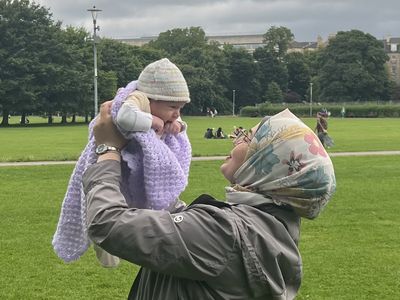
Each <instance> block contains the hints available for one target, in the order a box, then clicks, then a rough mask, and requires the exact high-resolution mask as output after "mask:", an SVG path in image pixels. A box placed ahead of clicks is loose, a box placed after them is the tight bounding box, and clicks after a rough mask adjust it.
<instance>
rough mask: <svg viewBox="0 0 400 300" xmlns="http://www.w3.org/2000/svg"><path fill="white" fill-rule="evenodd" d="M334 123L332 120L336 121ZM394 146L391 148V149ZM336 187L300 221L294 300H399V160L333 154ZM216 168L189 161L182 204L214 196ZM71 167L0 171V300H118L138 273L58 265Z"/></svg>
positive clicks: (89, 257) (219, 182)
mask: <svg viewBox="0 0 400 300" xmlns="http://www.w3.org/2000/svg"><path fill="white" fill-rule="evenodd" d="M338 121H340V120H338ZM397 149H398V148H397ZM333 162H334V165H335V169H336V176H337V183H338V190H337V193H336V195H335V196H334V198H333V199H332V201H331V203H330V204H329V205H328V206H327V208H326V210H325V211H324V212H323V214H322V215H321V217H319V218H318V219H316V220H314V221H307V220H305V221H303V225H302V235H301V241H300V249H301V253H302V256H303V262H304V280H303V284H302V288H301V291H300V295H299V296H298V298H297V299H301V300H303V299H304V300H305V299H318V300H319V299H335V300H336V299H349V300H354V299H388V300H389V299H390V300H392V299H399V298H400V251H399V245H400V235H399V231H400V221H399V220H400V219H399V217H398V212H399V209H400V204H399V202H398V198H399V197H398V182H399V178H400V160H399V157H398V156H382V157H373V156H371V157H335V158H334V159H333ZM219 165H220V162H218V161H205V162H193V164H192V168H191V173H190V179H189V187H188V189H187V190H186V191H185V192H184V193H183V195H182V199H184V200H185V201H186V202H188V203H189V202H191V201H192V200H193V198H194V197H196V196H198V195H199V194H201V193H204V192H206V193H210V194H212V195H214V196H215V197H217V198H222V197H223V194H224V189H223V187H224V186H225V185H226V183H227V182H226V181H225V180H224V179H223V177H222V175H219V173H218V168H219ZM72 168H73V166H70V165H67V166H35V167H13V168H0V177H1V178H2V185H1V196H2V197H1V199H2V200H1V201H0V227H1V229H2V236H1V246H0V265H1V268H0V278H1V287H2V288H1V290H0V299H16V300H17V299H18V300H19V299H125V298H126V295H127V293H128V291H129V288H130V285H131V283H132V281H133V279H134V277H135V273H136V271H137V268H136V267H135V266H133V265H131V264H129V263H126V262H123V263H122V265H121V266H120V267H119V268H117V269H112V270H109V269H104V268H101V267H100V266H99V265H98V264H97V262H96V261H95V257H94V253H93V251H89V252H88V253H86V254H85V256H84V257H82V258H81V259H80V260H79V261H77V262H75V263H72V264H64V263H63V262H62V261H60V260H59V259H58V258H57V257H56V255H55V254H54V252H53V250H52V247H51V244H50V243H51V239H52V235H53V233H54V230H55V227H56V223H57V220H58V216H59V210H60V205H61V200H62V198H63V196H64V192H65V189H66V185H67V182H68V179H69V176H70V174H71V171H72Z"/></svg>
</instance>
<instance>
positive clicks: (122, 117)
mask: <svg viewBox="0 0 400 300" xmlns="http://www.w3.org/2000/svg"><path fill="white" fill-rule="evenodd" d="M188 102H190V98H189V90H188V88H187V84H186V81H185V79H184V77H183V75H182V73H181V72H180V70H179V69H178V67H177V66H175V65H174V64H173V63H171V62H170V61H169V60H168V59H167V58H163V59H161V60H158V61H156V62H153V63H151V64H150V65H148V66H147V67H146V68H145V69H144V70H143V71H142V73H141V74H140V75H139V79H138V81H137V90H135V91H134V92H133V93H131V94H129V96H128V97H127V99H126V100H125V101H124V102H123V104H122V106H121V108H120V110H119V111H118V115H117V119H116V123H117V126H119V128H120V129H122V131H125V132H130V131H133V132H135V131H148V130H149V129H150V128H153V129H154V131H155V132H156V133H157V134H158V135H159V136H161V135H162V134H163V133H164V132H165V133H172V134H177V133H179V132H181V130H183V129H185V124H184V123H183V122H182V121H181V119H180V110H181V109H182V108H183V106H184V105H185V104H186V103H188Z"/></svg>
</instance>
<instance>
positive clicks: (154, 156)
mask: <svg viewBox="0 0 400 300" xmlns="http://www.w3.org/2000/svg"><path fill="white" fill-rule="evenodd" d="M135 89H136V81H132V82H131V83H129V84H128V85H127V86H126V87H125V88H122V89H120V90H118V92H117V95H116V96H115V98H114V100H113V104H112V108H111V115H112V117H113V120H114V121H115V119H116V116H117V112H118V110H119V109H120V107H121V104H122V102H123V100H124V99H126V97H127V96H128V95H129V94H130V93H132V92H133V91H134V90H135ZM94 124H95V120H93V121H92V122H91V123H90V124H89V142H88V144H87V145H86V147H85V149H84V150H83V152H82V154H81V155H80V157H79V159H78V162H77V164H76V166H75V169H74V171H73V173H72V175H71V178H70V181H69V185H68V188H67V192H66V194H65V197H64V201H63V204H62V207H61V213H60V218H59V221H58V225H57V230H56V232H55V234H54V237H53V242H52V244H53V248H54V251H55V252H56V253H57V255H58V256H59V257H60V258H61V259H62V260H64V261H65V262H71V261H74V260H77V259H78V258H79V257H80V256H82V255H83V254H84V253H85V252H86V250H87V249H88V248H89V246H90V240H89V237H88V233H87V220H86V201H85V195H84V192H83V186H82V175H83V173H84V172H85V171H86V169H87V168H88V167H89V166H90V165H92V164H94V163H95V162H96V160H97V156H96V154H95V151H94V150H95V141H94V136H93V126H94ZM119 130H120V131H121V132H122V134H123V135H124V136H125V137H127V138H128V139H129V143H128V145H127V146H126V147H125V148H124V149H123V151H122V161H121V170H122V182H121V187H120V188H121V192H122V193H123V194H124V196H125V198H126V201H127V204H128V206H129V207H137V208H150V209H155V210H162V209H167V208H168V207H169V206H170V205H171V204H173V203H174V202H175V200H176V199H177V198H178V196H179V195H180V193H181V192H182V191H183V190H184V189H185V187H186V185H187V182H188V175H189V166H190V161H191V146H190V143H189V139H188V137H187V134H186V132H185V131H184V132H181V133H179V134H178V135H171V134H165V135H163V136H162V137H161V139H160V138H159V137H157V135H156V134H155V132H154V131H153V130H150V131H149V132H123V130H122V129H121V128H119Z"/></svg>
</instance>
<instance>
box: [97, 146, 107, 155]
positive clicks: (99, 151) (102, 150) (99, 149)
mask: <svg viewBox="0 0 400 300" xmlns="http://www.w3.org/2000/svg"><path fill="white" fill-rule="evenodd" d="M106 151H107V145H104V144H100V145H98V146H97V148H96V153H97V154H103V153H105V152H106Z"/></svg>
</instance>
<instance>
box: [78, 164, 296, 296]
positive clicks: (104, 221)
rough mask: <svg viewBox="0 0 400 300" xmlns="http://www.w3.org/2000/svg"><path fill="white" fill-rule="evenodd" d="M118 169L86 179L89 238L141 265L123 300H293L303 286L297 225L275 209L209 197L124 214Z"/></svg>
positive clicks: (93, 172)
mask: <svg viewBox="0 0 400 300" xmlns="http://www.w3.org/2000/svg"><path fill="white" fill-rule="evenodd" d="M120 177H121V173H120V164H119V163H118V162H116V161H112V160H106V161H102V162H100V163H97V164H95V165H92V166H91V167H90V168H89V169H88V170H87V172H86V173H85V175H84V189H85V194H86V199H87V205H88V208H87V209H88V211H87V213H88V226H89V236H90V238H91V239H92V241H93V242H94V243H95V244H97V245H99V246H100V247H102V248H103V249H105V250H106V251H107V252H109V253H111V254H113V255H116V256H118V257H120V258H122V259H125V260H127V261H130V262H132V263H135V264H137V265H140V266H142V269H141V271H140V273H139V274H138V276H137V277H136V280H135V282H134V284H133V286H132V289H131V292H130V294H129V299H140V300H150V299H151V300H161V299H162V300H165V299H167V300H174V299H185V300H186V299H188V300H189V299H193V300H207V299H243V300H252V299H293V298H294V297H295V295H296V293H297V290H298V289H299V287H300V282H301V258H300V254H299V252H298V248H297V242H298V238H299V226H300V218H299V217H298V216H296V215H295V214H294V213H293V212H292V211H290V210H287V209H283V208H280V207H277V206H274V205H273V204H265V205H260V204H257V205H256V206H252V203H251V201H249V204H248V205H244V204H227V203H224V202H219V201H216V200H214V199H213V198H211V197H210V196H207V195H202V196H200V197H199V198H198V199H197V200H195V201H194V202H193V203H192V204H191V205H189V206H188V207H185V208H183V209H180V210H176V211H173V212H171V213H170V212H168V211H153V210H148V209H135V208H128V207H127V205H126V202H125V200H124V197H123V195H122V194H121V192H120V190H119V181H120Z"/></svg>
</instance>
